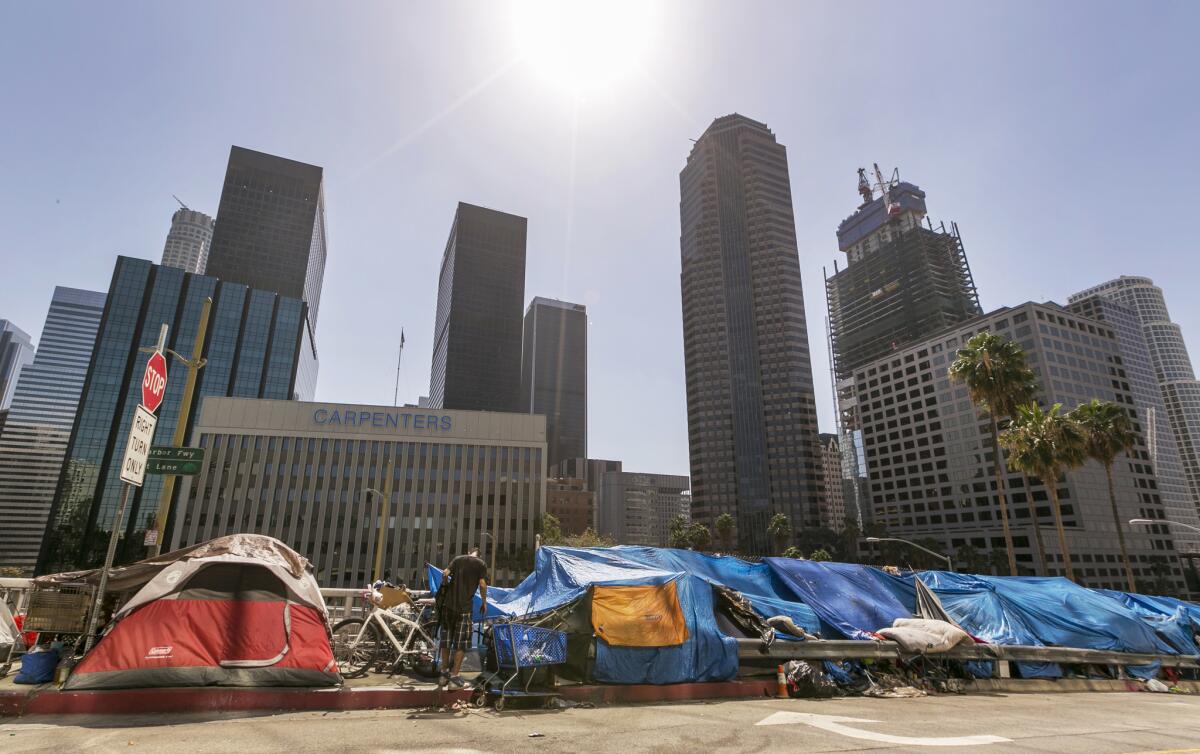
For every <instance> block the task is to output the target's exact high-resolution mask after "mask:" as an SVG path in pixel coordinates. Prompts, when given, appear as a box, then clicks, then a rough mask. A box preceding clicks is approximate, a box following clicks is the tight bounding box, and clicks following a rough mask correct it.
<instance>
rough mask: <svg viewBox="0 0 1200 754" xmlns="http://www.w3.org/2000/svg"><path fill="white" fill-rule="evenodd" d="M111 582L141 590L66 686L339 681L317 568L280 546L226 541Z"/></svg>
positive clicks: (252, 538) (251, 539) (121, 573)
mask: <svg viewBox="0 0 1200 754" xmlns="http://www.w3.org/2000/svg"><path fill="white" fill-rule="evenodd" d="M89 576H91V574H78V573H77V574H58V575H56V576H51V577H44V578H48V579H54V580H62V579H64V577H67V578H70V579H73V580H79V579H80V577H84V578H87V577H89ZM109 583H110V584H113V585H114V587H113V588H114V589H116V590H131V589H134V588H137V587H138V586H139V585H140V586H141V588H140V589H139V590H138V591H137V593H136V594H135V595H134V596H133V597H132V598H130V599H129V601H128V602H126V603H125V604H124V605H123V606H122V607H121V609H120V610H118V611H117V613H116V614H115V615H114V616H113V620H112V622H111V624H110V626H109V628H108V630H107V632H106V634H105V636H104V638H102V639H101V640H100V642H99V643H98V644H96V646H95V647H94V648H93V649H92V650H91V651H90V652H88V653H87V655H86V656H85V657H84V658H83V659H82V660H81V661H80V662H79V664H78V665H77V666H76V667H75V670H74V672H73V673H72V674H71V677H70V679H69V680H68V681H67V684H66V686H65V688H66V689H113V688H145V687H156V686H335V685H337V684H339V683H340V682H341V678H340V676H339V675H338V672H337V667H336V665H335V663H334V660H333V652H332V650H331V649H330V646H329V630H328V627H327V622H326V612H325V601H324V600H323V599H322V598H321V592H320V588H319V587H318V585H317V580H316V579H315V578H314V577H313V574H312V566H311V565H310V564H309V562H308V561H307V560H306V559H305V558H303V557H302V556H301V555H299V554H298V553H296V552H295V551H294V550H292V549H291V548H289V547H287V546H286V545H284V544H283V543H282V542H280V541H279V540H277V539H273V538H271V537H264V536H260V535H256V534H234V535H232V536H228V537H221V538H219V539H214V540H210V541H208V542H204V543H201V544H198V545H195V546H193V547H189V548H186V549H183V550H177V551H175V552H170V553H165V554H164V555H161V556H159V557H157V558H151V559H150V560H144V561H141V562H140V563H135V564H133V565H131V566H128V567H126V568H123V569H118V571H117V572H115V573H114V574H113V576H112V577H111V579H110V582H109Z"/></svg>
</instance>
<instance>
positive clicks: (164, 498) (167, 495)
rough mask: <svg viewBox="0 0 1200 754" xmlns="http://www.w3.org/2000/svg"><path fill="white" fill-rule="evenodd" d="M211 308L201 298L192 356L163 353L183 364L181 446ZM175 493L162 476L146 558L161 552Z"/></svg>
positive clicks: (171, 481) (170, 479)
mask: <svg viewBox="0 0 1200 754" xmlns="http://www.w3.org/2000/svg"><path fill="white" fill-rule="evenodd" d="M211 311H212V298H206V299H204V304H203V305H202V306H201V307H200V323H199V324H198V325H197V327H196V340H195V341H194V342H193V343H192V358H190V359H185V358H183V357H182V356H180V355H179V354H177V353H175V352H174V351H172V350H171V349H169V348H168V349H165V350H166V352H167V353H169V354H171V355H172V356H174V357H175V358H176V359H178V360H180V361H182V362H183V363H184V365H185V366H187V370H188V373H187V380H186V381H185V382H184V384H183V403H182V404H181V405H180V407H179V418H178V419H177V420H176V422H175V436H174V437H173V438H172V439H171V446H172V447H176V448H182V447H183V443H184V441H185V440H186V439H187V423H188V417H189V416H190V415H191V411H192V394H193V393H194V392H195V390H196V378H197V376H198V375H199V372H200V370H201V369H203V368H204V365H205V363H207V359H205V358H204V355H203V354H204V338H205V336H206V335H207V333H208V315H209V312H211ZM174 492H175V475H174V474H168V475H167V476H166V478H164V479H163V486H162V494H161V495H160V496H159V498H158V511H157V512H156V513H155V514H154V532H155V537H154V544H153V545H151V546H150V557H156V556H157V555H158V554H159V553H160V552H162V545H163V538H164V537H166V531H165V529H166V526H167V514H168V512H169V511H170V510H171V496H172V495H173V494H174Z"/></svg>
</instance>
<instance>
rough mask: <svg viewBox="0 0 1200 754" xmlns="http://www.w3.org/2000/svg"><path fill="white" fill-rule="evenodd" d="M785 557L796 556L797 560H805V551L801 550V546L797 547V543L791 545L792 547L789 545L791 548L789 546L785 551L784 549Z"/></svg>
mask: <svg viewBox="0 0 1200 754" xmlns="http://www.w3.org/2000/svg"><path fill="white" fill-rule="evenodd" d="M783 557H785V558H795V559H796V560H803V559H804V553H802V552H800V548H799V547H796V546H795V545H793V546H791V547H789V548H787V549H786V550H784V551H783Z"/></svg>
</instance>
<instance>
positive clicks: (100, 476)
mask: <svg viewBox="0 0 1200 754" xmlns="http://www.w3.org/2000/svg"><path fill="white" fill-rule="evenodd" d="M208 297H212V299H213V307H212V313H211V316H210V319H209V323H208V333H207V337H206V344H205V349H204V355H205V357H206V358H207V359H208V363H207V364H206V365H205V366H204V368H203V369H201V370H200V375H199V379H198V381H197V383H196V390H195V394H194V396H193V402H192V407H191V413H190V417H191V422H190V423H192V422H194V421H195V417H196V415H197V414H198V408H199V404H200V403H201V401H202V400H203V399H204V398H205V397H206V396H233V397H244V398H276V399H292V398H295V397H297V381H298V377H299V375H298V372H299V371H300V369H299V367H300V363H301V358H300V351H301V348H302V345H303V343H304V335H305V333H304V330H305V327H304V324H305V317H306V305H305V303H304V302H303V301H302V300H300V299H298V298H288V297H285V296H280V295H278V294H276V293H273V292H270V291H261V290H255V289H253V288H248V287H246V286H245V285H241V284H238V283H227V282H222V281H219V280H217V279H216V278H213V277H210V276H205V275H193V274H191V273H186V272H184V271H183V270H181V269H177V268H173V267H164V266H161V265H156V264H152V263H151V262H148V261H145V260H142V259H131V258H129V257H118V258H117V265H116V269H115V270H114V272H113V278H112V283H111V285H110V287H109V290H108V299H107V303H106V305H105V308H104V315H103V318H102V320H101V323H100V329H99V332H98V334H97V336H96V346H95V351H94V352H93V356H92V363H91V365H90V366H89V368H88V373H87V378H86V381H85V383H84V386H83V397H82V399H81V400H80V405H79V410H78V413H77V414H76V418H75V424H74V427H73V428H72V431H71V439H70V442H69V444H68V447H67V453H66V460H65V462H64V464H63V470H62V474H61V476H60V479H59V482H58V490H57V492H56V494H55V497H54V504H53V507H52V509H51V513H50V519H49V523H48V525H47V528H46V536H45V539H44V541H43V543H42V550H41V555H40V557H39V560H38V571H39V572H41V573H45V572H47V571H56V570H69V569H75V568H90V567H94V566H97V565H99V564H100V563H101V562H102V560H103V557H104V552H105V549H106V548H107V545H108V538H109V532H111V530H112V526H113V519H114V518H115V516H116V508H117V501H118V498H119V496H120V492H121V481H120V479H119V469H118V467H119V466H120V463H121V456H122V454H123V452H124V448H125V441H126V437H127V435H128V433H129V422H130V420H131V418H132V416H133V411H134V408H135V407H136V406H137V404H138V402H139V401H140V400H141V377H142V373H143V371H144V369H145V363H146V358H147V355H146V354H145V353H143V352H140V351H139V348H143V347H152V346H153V345H154V344H155V342H156V341H157V339H158V332H159V327H160V325H161V324H163V323H166V324H167V325H168V326H169V328H170V329H169V332H168V337H167V347H168V348H170V349H172V350H174V351H176V352H177V353H181V354H184V355H190V354H191V351H192V345H193V342H194V341H195V338H196V331H197V328H198V326H199V319H200V311H201V307H202V305H203V303H204V299H205V298H208ZM185 377H186V372H185V370H184V367H182V366H181V365H180V364H178V363H177V362H174V360H171V361H170V362H169V363H168V379H167V393H166V397H165V399H164V400H163V404H162V406H161V407H160V408H159V409H158V418H159V421H158V428H157V430H156V432H155V443H156V444H160V445H161V444H168V443H169V442H170V441H171V438H172V436H173V434H174V432H175V426H176V423H177V421H178V419H179V414H180V409H181V407H182V402H183V388H184V381H185ZM162 479H163V478H162V477H156V476H148V477H147V478H146V483H145V486H143V487H141V488H140V489H136V490H134V491H133V493H132V494H131V495H130V501H129V506H128V509H127V510H128V512H129V513H128V517H127V519H126V522H125V538H124V541H123V544H122V546H121V548H120V549H119V550H118V554H117V562H119V563H120V562H130V561H132V560H136V559H137V558H139V557H141V556H142V555H143V553H144V548H143V547H142V535H143V534H144V532H145V529H146V528H147V527H148V526H150V525H152V523H153V516H154V513H155V511H156V510H157V508H158V504H159V496H160V493H161V491H162ZM169 523H170V520H169V519H168V525H169Z"/></svg>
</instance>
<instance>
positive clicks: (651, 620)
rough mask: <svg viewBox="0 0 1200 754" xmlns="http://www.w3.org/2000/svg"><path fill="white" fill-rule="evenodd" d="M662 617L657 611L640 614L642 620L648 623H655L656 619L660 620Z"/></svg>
mask: <svg viewBox="0 0 1200 754" xmlns="http://www.w3.org/2000/svg"><path fill="white" fill-rule="evenodd" d="M662 619H663V617H662V615H660V614H658V613H647V614H646V615H643V616H642V620H644V621H646V622H648V623H657V622H658V621H660V620H662Z"/></svg>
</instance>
